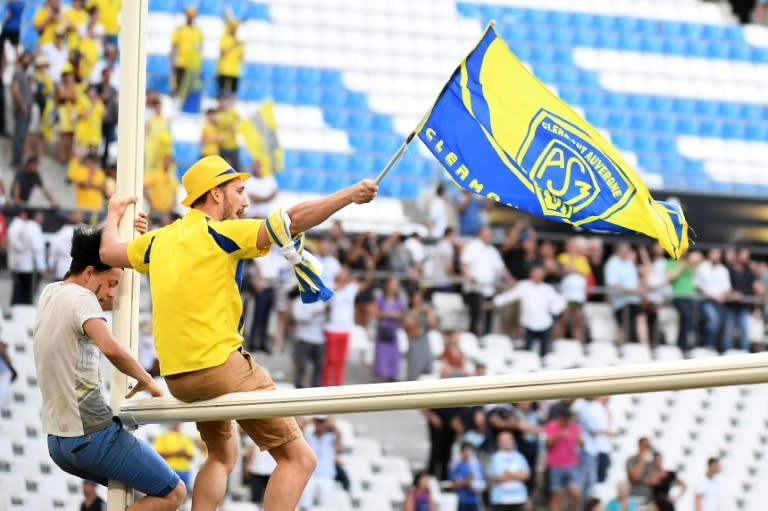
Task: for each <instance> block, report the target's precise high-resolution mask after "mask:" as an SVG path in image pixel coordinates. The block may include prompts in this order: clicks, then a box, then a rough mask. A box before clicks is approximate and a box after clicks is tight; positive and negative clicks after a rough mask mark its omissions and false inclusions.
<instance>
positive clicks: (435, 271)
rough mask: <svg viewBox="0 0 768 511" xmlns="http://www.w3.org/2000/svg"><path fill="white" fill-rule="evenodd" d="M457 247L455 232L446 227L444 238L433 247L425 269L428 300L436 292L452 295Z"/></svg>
mask: <svg viewBox="0 0 768 511" xmlns="http://www.w3.org/2000/svg"><path fill="white" fill-rule="evenodd" d="M455 257H456V246H455V245H454V230H453V228H452V227H446V228H445V232H443V236H442V238H440V241H438V242H437V243H436V244H435V245H434V246H433V247H432V252H431V253H430V255H429V257H428V258H427V261H426V264H425V267H424V276H425V277H426V280H427V298H430V297H431V296H432V293H435V292H440V293H442V292H445V293H450V292H452V291H454V287H453V282H452V278H453V277H454V275H455V274H456V272H455V271H454V264H453V261H454V258H455Z"/></svg>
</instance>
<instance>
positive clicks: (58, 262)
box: [48, 210, 83, 280]
mask: <svg viewBox="0 0 768 511" xmlns="http://www.w3.org/2000/svg"><path fill="white" fill-rule="evenodd" d="M82 221H83V213H82V211H80V210H75V211H73V212H72V214H70V215H69V218H68V219H67V223H66V224H64V225H62V226H61V228H60V229H59V230H58V231H56V233H55V234H54V235H53V236H51V238H50V239H49V240H48V271H50V272H51V276H52V277H53V278H54V279H55V280H64V275H65V274H66V273H67V272H68V271H69V265H70V264H71V263H72V256H71V255H70V254H69V253H70V251H71V250H72V234H73V233H74V232H75V225H76V224H79V223H81V222H82Z"/></svg>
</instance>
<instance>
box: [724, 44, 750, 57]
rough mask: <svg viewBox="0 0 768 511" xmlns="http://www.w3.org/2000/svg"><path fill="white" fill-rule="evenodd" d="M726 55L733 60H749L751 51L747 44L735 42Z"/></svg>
mask: <svg viewBox="0 0 768 511" xmlns="http://www.w3.org/2000/svg"><path fill="white" fill-rule="evenodd" d="M728 56H729V57H730V58H731V59H733V60H751V59H752V51H751V49H750V47H749V46H747V45H745V44H738V43H737V44H735V45H732V46H731V47H730V50H729V52H728Z"/></svg>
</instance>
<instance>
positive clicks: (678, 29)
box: [660, 21, 683, 37]
mask: <svg viewBox="0 0 768 511" xmlns="http://www.w3.org/2000/svg"><path fill="white" fill-rule="evenodd" d="M660 25H661V32H662V33H663V34H664V35H665V36H666V37H678V36H681V35H682V34H683V24H682V23H680V22H679V21H662V22H661V23H660Z"/></svg>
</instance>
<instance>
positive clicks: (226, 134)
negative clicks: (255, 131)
mask: <svg viewBox="0 0 768 511" xmlns="http://www.w3.org/2000/svg"><path fill="white" fill-rule="evenodd" d="M239 125H240V114H239V113H237V110H236V109H235V97H234V96H233V95H232V93H231V92H228V91H223V92H222V93H221V94H220V95H219V111H218V113H217V114H216V127H217V128H218V130H219V137H220V138H219V154H220V155H221V157H222V158H224V159H225V160H227V161H228V162H229V164H230V165H231V166H232V168H235V169H237V168H240V146H238V145H237V127H238V126H239Z"/></svg>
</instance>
